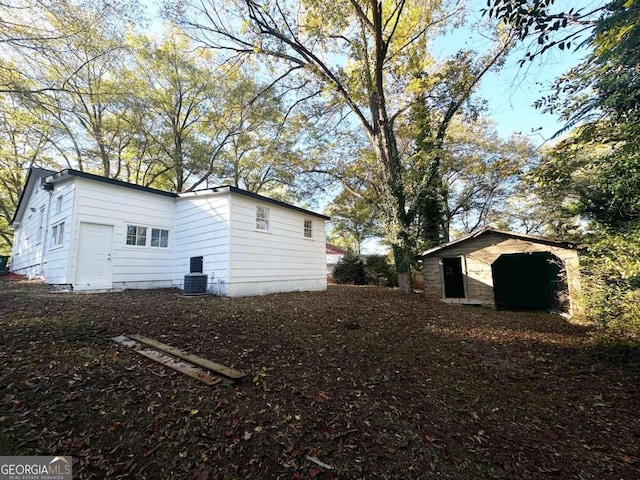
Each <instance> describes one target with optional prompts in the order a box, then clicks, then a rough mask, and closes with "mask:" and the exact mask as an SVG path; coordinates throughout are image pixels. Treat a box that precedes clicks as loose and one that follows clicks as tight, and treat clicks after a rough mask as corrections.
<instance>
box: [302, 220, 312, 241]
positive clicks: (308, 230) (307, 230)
mask: <svg viewBox="0 0 640 480" xmlns="http://www.w3.org/2000/svg"><path fill="white" fill-rule="evenodd" d="M304 238H313V220H309V219H308V218H305V219H304Z"/></svg>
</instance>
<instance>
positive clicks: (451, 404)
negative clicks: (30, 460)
mask: <svg viewBox="0 0 640 480" xmlns="http://www.w3.org/2000/svg"><path fill="white" fill-rule="evenodd" d="M132 333H139V334H142V335H145V336H148V337H151V338H154V339H157V340H159V341H162V342H164V343H168V344H171V345H174V346H177V347H180V348H182V349H184V350H188V351H189V352H192V353H195V354H197V355H200V356H202V357H205V358H208V359H210V360H213V361H216V362H218V363H222V364H224V365H227V366H230V367H233V368H235V369H238V370H242V371H244V372H246V374H247V376H246V377H245V378H243V379H242V380H241V381H240V382H238V383H236V384H235V385H230V384H227V383H225V384H218V385H217V386H213V387H211V386H207V385H204V384H202V383H199V382H198V381H197V380H194V379H191V378H189V377H187V376H184V375H182V374H180V373H177V372H174V371H172V370H168V369H166V368H165V367H163V366H160V365H158V364H156V363H154V362H151V361H149V360H145V359H144V358H143V357H141V356H139V355H137V354H136V353H134V352H131V351H129V350H127V349H126V348H124V347H122V346H120V345H118V344H116V343H114V342H112V341H111V340H110V338H111V337H114V336H116V335H120V334H132ZM593 333H594V332H593V331H591V330H590V329H589V328H588V327H585V326H581V325H576V324H572V323H569V322H568V321H566V320H565V319H563V318H561V317H559V316H554V315H549V314H544V313H523V312H496V311H493V310H490V309H484V308H479V307H463V306H447V305H444V304H442V303H440V302H433V301H429V300H427V299H425V298H424V297H422V296H420V295H413V296H403V295H400V294H399V293H397V292H396V291H393V290H386V289H382V288H377V287H375V288H374V287H346V286H345V287H337V286H336V287H330V288H329V290H328V291H326V292H314V293H289V294H277V295H268V296H264V297H249V298H238V299H228V298H218V297H195V298H194V297H191V298H189V297H183V296H181V295H180V293H179V292H178V291H176V290H150V291H125V292H114V293H107V294H93V295H88V294H70V293H56V292H54V291H52V290H51V289H50V288H49V287H47V286H45V285H42V284H41V283H38V282H28V281H24V280H20V279H16V278H9V277H3V278H2V279H0V365H1V368H0V454H2V455H18V454H19V455H53V454H55V455H72V456H73V459H74V465H73V468H74V474H75V475H74V478H81V479H90V478H95V479H101V478H114V479H115V478H133V479H164V478H175V479H191V478H193V479H200V480H206V479H232V478H238V479H270V478H283V479H305V478H318V479H360V478H361V479H412V478H443V479H444V478H450V479H462V480H465V479H469V480H471V479H474V480H475V479H493V478H495V479H536V480H538V479H580V480H584V479H597V480H606V479H612V480H613V479H616V480H619V479H629V480H635V479H638V478H640V416H639V412H640V408H639V407H640V363H639V361H638V355H637V351H638V348H631V347H629V348H628V349H625V348H618V349H616V350H607V349H604V348H602V347H601V346H599V343H598V341H597V339H596V338H595V337H594V335H593Z"/></svg>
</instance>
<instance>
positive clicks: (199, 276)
mask: <svg viewBox="0 0 640 480" xmlns="http://www.w3.org/2000/svg"><path fill="white" fill-rule="evenodd" d="M207 283H208V275H207V274H206V273H187V274H186V275H185V276H184V294H185V295H205V294H206V293H207Z"/></svg>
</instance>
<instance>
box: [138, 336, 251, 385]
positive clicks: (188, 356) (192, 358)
mask: <svg viewBox="0 0 640 480" xmlns="http://www.w3.org/2000/svg"><path fill="white" fill-rule="evenodd" d="M129 337H130V338H133V339H134V340H137V341H138V342H141V343H144V344H146V345H149V346H150V347H153V348H157V349H158V350H161V351H163V352H165V353H168V354H169V355H173V356H174V357H178V358H181V359H183V360H186V361H187V362H191V363H193V364H194V365H198V366H200V367H202V368H206V369H208V370H211V371H212V372H216V373H219V374H220V375H224V376H225V377H229V378H233V379H238V378H242V377H244V376H245V374H244V373H242V372H239V371H238V370H234V369H232V368H229V367H225V366H224V365H220V364H219V363H216V362H212V361H211V360H207V359H206V358H202V357H199V356H197V355H194V354H192V353H189V352H185V351H184V350H181V349H179V348H176V347H172V346H171V345H167V344H166V343H162V342H158V341H157V340H154V339H152V338H147V337H144V336H142V335H136V334H134V335H129Z"/></svg>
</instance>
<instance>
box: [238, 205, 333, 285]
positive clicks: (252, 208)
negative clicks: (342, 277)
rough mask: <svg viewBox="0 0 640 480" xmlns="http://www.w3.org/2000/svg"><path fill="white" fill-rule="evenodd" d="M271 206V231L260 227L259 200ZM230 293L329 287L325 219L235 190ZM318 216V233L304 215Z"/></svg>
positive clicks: (315, 222)
mask: <svg viewBox="0 0 640 480" xmlns="http://www.w3.org/2000/svg"><path fill="white" fill-rule="evenodd" d="M257 205H259V206H261V207H266V208H268V209H269V212H270V218H269V222H270V229H269V231H268V232H265V231H261V230H257V229H256V206H257ZM230 218H231V230H230V245H231V249H230V266H231V269H230V275H229V291H228V295H229V296H232V297H234V296H244V295H262V294H266V293H275V292H290V291H316V290H326V288H327V270H326V268H327V267H326V245H325V239H324V220H323V219H321V218H318V217H316V216H312V215H305V214H304V213H303V212H297V211H294V210H290V209H288V208H284V207H280V206H278V205H274V204H272V203H267V202H261V201H260V200H254V199H251V198H247V197H244V196H242V195H238V194H232V195H231V213H230ZM305 219H307V220H312V222H313V228H312V238H305V237H304V220H305Z"/></svg>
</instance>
